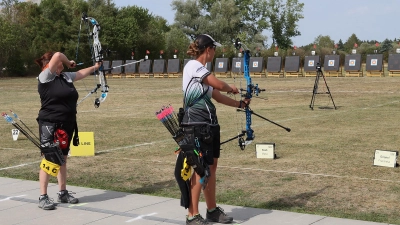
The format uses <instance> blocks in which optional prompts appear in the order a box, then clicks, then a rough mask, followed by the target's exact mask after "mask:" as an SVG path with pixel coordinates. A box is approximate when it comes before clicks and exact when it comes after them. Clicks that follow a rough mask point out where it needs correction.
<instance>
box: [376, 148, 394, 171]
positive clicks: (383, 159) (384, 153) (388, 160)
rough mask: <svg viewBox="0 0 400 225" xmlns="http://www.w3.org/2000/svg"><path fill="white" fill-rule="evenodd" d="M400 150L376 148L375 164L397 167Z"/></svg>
mask: <svg viewBox="0 0 400 225" xmlns="http://www.w3.org/2000/svg"><path fill="white" fill-rule="evenodd" d="M398 154H399V152H398V151H388V150H375V157H374V166H386V167H396V164H397V155H398Z"/></svg>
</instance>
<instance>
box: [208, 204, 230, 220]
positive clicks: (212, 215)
mask: <svg viewBox="0 0 400 225" xmlns="http://www.w3.org/2000/svg"><path fill="white" fill-rule="evenodd" d="M206 218H207V221H210V222H217V223H232V221H233V218H232V217H230V216H228V215H227V214H226V213H225V212H224V210H223V209H222V208H221V207H219V206H218V207H217V208H215V209H214V211H212V212H209V211H208V210H207V213H206Z"/></svg>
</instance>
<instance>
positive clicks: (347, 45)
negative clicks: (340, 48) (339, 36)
mask: <svg viewBox="0 0 400 225" xmlns="http://www.w3.org/2000/svg"><path fill="white" fill-rule="evenodd" d="M354 44H357V45H360V44H361V41H360V39H358V37H357V35H355V34H352V35H351V36H350V37H349V39H347V41H346V42H345V43H344V50H345V51H350V50H351V49H353V48H354Z"/></svg>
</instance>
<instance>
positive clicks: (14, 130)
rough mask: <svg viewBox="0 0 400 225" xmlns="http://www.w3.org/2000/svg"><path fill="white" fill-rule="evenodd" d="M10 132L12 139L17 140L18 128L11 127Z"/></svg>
mask: <svg viewBox="0 0 400 225" xmlns="http://www.w3.org/2000/svg"><path fill="white" fill-rule="evenodd" d="M11 133H12V137H13V140H14V141H16V140H18V135H19V130H18V129H12V130H11Z"/></svg>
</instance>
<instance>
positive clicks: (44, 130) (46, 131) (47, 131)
mask: <svg viewBox="0 0 400 225" xmlns="http://www.w3.org/2000/svg"><path fill="white" fill-rule="evenodd" d="M38 123H39V134H40V143H42V144H44V143H47V142H54V131H55V129H56V128H61V129H63V130H65V132H66V133H67V134H68V147H67V148H66V149H63V150H62V153H63V155H68V152H69V149H70V145H71V140H72V135H73V134H74V129H75V123H74V122H66V123H53V122H48V121H42V120H38Z"/></svg>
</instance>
